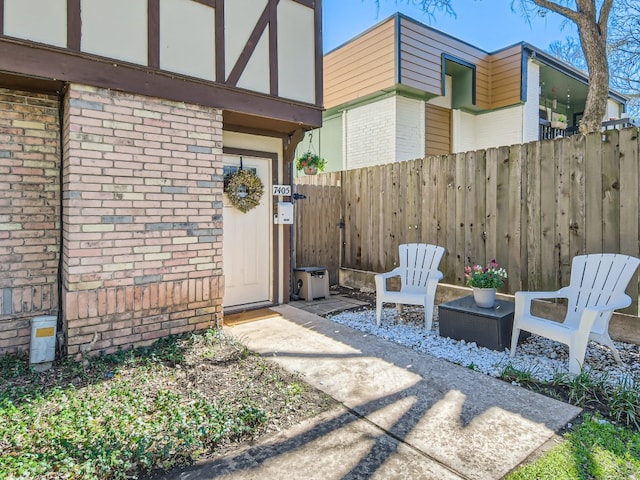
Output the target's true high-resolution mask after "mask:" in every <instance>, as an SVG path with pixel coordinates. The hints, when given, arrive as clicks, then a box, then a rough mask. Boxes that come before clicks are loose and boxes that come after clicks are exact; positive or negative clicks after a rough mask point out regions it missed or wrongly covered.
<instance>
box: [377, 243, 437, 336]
mask: <svg viewBox="0 0 640 480" xmlns="http://www.w3.org/2000/svg"><path fill="white" fill-rule="evenodd" d="M399 251H400V266H399V267H396V268H394V269H393V270H391V271H390V272H386V273H378V274H376V276H375V281H376V322H377V324H378V326H380V321H381V316H382V304H383V303H395V304H396V306H397V307H398V309H399V310H401V309H402V305H422V306H423V307H424V325H425V327H426V329H427V330H431V325H432V323H433V303H434V300H435V296H436V287H437V286H438V282H439V281H440V280H441V279H442V278H443V277H444V275H443V274H442V272H440V271H439V270H438V266H439V265H440V261H441V260H442V255H444V247H438V246H437V245H429V244H426V243H407V244H403V245H400V246H399ZM391 277H400V285H401V287H400V291H393V290H387V279H389V278H391Z"/></svg>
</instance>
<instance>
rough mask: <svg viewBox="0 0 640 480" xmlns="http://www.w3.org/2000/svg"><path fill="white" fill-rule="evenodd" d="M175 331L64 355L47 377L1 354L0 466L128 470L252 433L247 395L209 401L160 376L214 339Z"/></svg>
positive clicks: (127, 474)
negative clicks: (140, 344)
mask: <svg viewBox="0 0 640 480" xmlns="http://www.w3.org/2000/svg"><path fill="white" fill-rule="evenodd" d="M180 338H181V339H182V342H180V341H179V340H180ZM180 338H179V337H171V338H168V339H162V340H160V341H158V342H157V343H156V344H155V345H153V346H152V347H148V348H140V349H135V350H130V351H128V352H119V353H117V354H114V355H108V356H99V357H96V358H89V359H87V361H86V364H84V365H83V364H81V363H76V362H68V364H66V367H67V368H64V367H65V365H63V366H62V368H60V369H58V370H57V377H56V378H55V379H50V380H52V381H53V383H54V385H53V386H51V385H44V384H43V382H42V381H40V380H41V379H40V378H39V377H38V375H37V374H36V373H34V372H32V371H30V369H29V368H28V367H25V365H27V364H26V363H25V359H24V358H21V357H10V356H9V357H7V356H5V357H2V358H1V359H0V375H1V378H2V379H3V381H2V382H0V451H2V455H0V473H1V475H0V476H1V477H2V478H43V479H45V478H114V479H125V478H132V477H135V476H136V475H137V474H139V473H140V472H148V471H150V470H151V469H154V468H160V469H169V468H171V467H174V466H177V465H181V464H185V463H189V462H191V461H193V460H195V459H197V458H198V457H200V456H202V455H203V454H204V453H206V452H211V451H213V450H214V449H215V447H216V445H218V444H220V443H221V442H225V441H228V440H233V439H237V438H244V437H247V436H252V435H254V434H255V433H256V431H257V430H258V429H259V428H260V427H261V426H262V425H264V423H265V422H266V421H267V415H266V413H265V412H264V411H263V410H262V409H261V408H260V407H259V406H257V405H255V404H254V403H253V402H252V401H251V400H250V399H243V400H242V401H240V402H234V404H233V405H232V404H227V403H224V402H221V401H215V400H213V401H212V399H211V398H207V397H205V395H204V394H203V393H201V392H200V391H198V390H195V389H192V390H189V391H188V392H187V393H186V394H185V392H183V391H177V390H176V391H174V390H173V389H172V385H171V382H167V381H165V380H164V378H165V377H162V374H165V375H166V374H171V370H172V369H173V367H175V366H176V365H179V364H182V363H184V362H185V350H186V349H187V348H188V347H189V345H190V344H193V343H194V342H204V343H209V344H211V345H212V346H215V345H216V343H217V342H219V341H221V340H220V338H219V337H218V336H216V335H215V334H211V333H205V334H203V335H193V336H191V337H189V336H186V337H180ZM238 351H239V352H241V353H242V351H243V350H242V349H241V348H238ZM125 367H129V370H128V373H127V375H124V374H123V375H121V374H120V372H121V371H123V369H124V368H125ZM160 367H163V368H164V370H160ZM43 375H46V374H43ZM8 379H13V382H9V381H4V380H8ZM90 379H91V381H89V380H90Z"/></svg>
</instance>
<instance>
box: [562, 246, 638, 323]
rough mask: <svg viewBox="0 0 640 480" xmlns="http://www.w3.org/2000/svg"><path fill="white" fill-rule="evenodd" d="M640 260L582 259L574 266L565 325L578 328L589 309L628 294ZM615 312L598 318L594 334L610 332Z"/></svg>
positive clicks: (597, 256)
mask: <svg viewBox="0 0 640 480" xmlns="http://www.w3.org/2000/svg"><path fill="white" fill-rule="evenodd" d="M638 264H640V260H638V259H637V258H635V257H631V256H629V255H621V254H616V253H597V254H589V255H578V256H576V257H574V258H573V261H572V263H571V282H570V284H569V289H570V290H571V292H570V298H569V302H568V310H567V317H566V319H565V323H566V324H569V325H572V326H576V325H577V323H578V322H579V321H580V317H581V315H582V311H583V310H584V309H585V308H586V307H597V306H603V305H607V304H608V303H609V302H611V301H612V300H617V299H619V298H620V297H621V296H622V295H624V294H625V290H626V288H627V285H628V284H629V282H630V281H631V277H632V276H633V274H634V272H635V271H636V268H638ZM611 315H612V312H608V313H602V314H600V315H599V316H598V318H597V320H596V322H595V324H594V326H593V328H592V331H594V332H602V331H604V330H605V329H607V328H608V325H609V319H610V318H611Z"/></svg>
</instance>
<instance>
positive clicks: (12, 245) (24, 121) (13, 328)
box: [0, 89, 60, 355]
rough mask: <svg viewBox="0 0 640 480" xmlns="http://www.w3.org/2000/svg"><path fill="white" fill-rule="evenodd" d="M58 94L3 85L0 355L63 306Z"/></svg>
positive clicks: (24, 342) (19, 345) (25, 341)
mask: <svg viewBox="0 0 640 480" xmlns="http://www.w3.org/2000/svg"><path fill="white" fill-rule="evenodd" d="M59 132H60V128H59V125H58V98H57V96H55V95H44V94H33V93H27V92H20V91H13V90H5V89H0V355H2V354H5V353H9V352H17V351H20V350H25V349H27V348H28V346H29V336H30V323H29V321H30V319H31V318H32V317H34V316H37V315H41V314H55V313H56V311H57V306H58V295H57V271H58V260H59V257H58V255H59V239H60V230H59V220H60V219H59V214H60V208H59V206H60V199H59V191H60V187H59V150H60V148H59V147H60V140H59Z"/></svg>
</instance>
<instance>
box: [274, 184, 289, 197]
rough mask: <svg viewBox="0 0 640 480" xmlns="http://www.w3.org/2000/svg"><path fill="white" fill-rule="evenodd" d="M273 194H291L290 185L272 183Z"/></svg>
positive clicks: (286, 195) (287, 195)
mask: <svg viewBox="0 0 640 480" xmlns="http://www.w3.org/2000/svg"><path fill="white" fill-rule="evenodd" d="M273 194H274V195H281V196H285V197H290V196H291V185H274V186H273Z"/></svg>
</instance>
